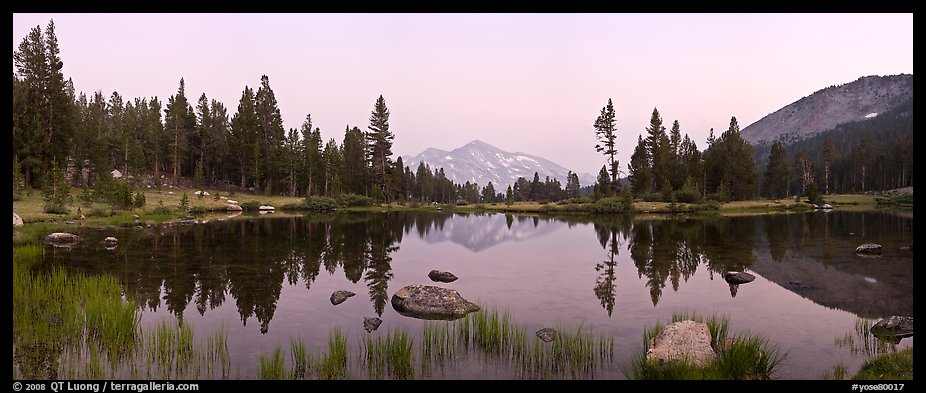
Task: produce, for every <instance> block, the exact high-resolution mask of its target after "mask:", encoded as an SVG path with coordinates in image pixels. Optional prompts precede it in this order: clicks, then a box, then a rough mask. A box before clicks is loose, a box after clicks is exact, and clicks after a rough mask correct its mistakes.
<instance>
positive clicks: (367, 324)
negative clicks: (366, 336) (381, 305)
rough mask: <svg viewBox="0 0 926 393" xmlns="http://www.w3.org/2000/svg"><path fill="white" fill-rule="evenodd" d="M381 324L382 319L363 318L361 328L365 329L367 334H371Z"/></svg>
mask: <svg viewBox="0 0 926 393" xmlns="http://www.w3.org/2000/svg"><path fill="white" fill-rule="evenodd" d="M382 323H383V320H382V319H379V318H377V317H372V318H369V317H364V318H363V328H364V329H366V331H367V333H372V332H373V331H374V330H376V329H377V328H379V325H381V324H382Z"/></svg>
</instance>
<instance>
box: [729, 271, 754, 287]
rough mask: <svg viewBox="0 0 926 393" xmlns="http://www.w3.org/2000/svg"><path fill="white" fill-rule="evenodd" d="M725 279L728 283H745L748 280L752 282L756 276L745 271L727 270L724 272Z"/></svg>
mask: <svg viewBox="0 0 926 393" xmlns="http://www.w3.org/2000/svg"><path fill="white" fill-rule="evenodd" d="M723 279H724V280H726V281H727V283H728V284H735V285H739V284H745V283H747V282H752V280H755V279H756V276H753V275H752V274H749V273H745V272H726V273H724V274H723Z"/></svg>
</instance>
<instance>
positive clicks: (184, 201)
mask: <svg viewBox="0 0 926 393" xmlns="http://www.w3.org/2000/svg"><path fill="white" fill-rule="evenodd" d="M179 206H180V208H181V209H183V210H187V209H189V207H190V197H189V196H188V195H187V194H186V193H185V192H184V193H183V196H182V197H181V198H180V205H179ZM242 207H244V206H242Z"/></svg>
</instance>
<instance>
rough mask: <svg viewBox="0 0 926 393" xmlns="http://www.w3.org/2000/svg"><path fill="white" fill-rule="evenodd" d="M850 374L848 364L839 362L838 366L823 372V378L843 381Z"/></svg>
mask: <svg viewBox="0 0 926 393" xmlns="http://www.w3.org/2000/svg"><path fill="white" fill-rule="evenodd" d="M848 374H849V371H848V370H847V369H846V366H844V365H842V364H837V365H836V366H833V371H825V372H823V379H824V380H830V381H842V380H845V379H846V376H847V375H848Z"/></svg>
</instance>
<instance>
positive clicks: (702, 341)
mask: <svg viewBox="0 0 926 393" xmlns="http://www.w3.org/2000/svg"><path fill="white" fill-rule="evenodd" d="M646 359H647V360H650V361H656V362H659V364H660V365H661V364H663V363H665V362H667V361H670V360H687V361H688V362H690V363H691V364H693V365H695V366H697V367H704V366H706V365H707V364H708V363H710V362H713V361H714V360H715V359H717V353H715V352H714V348H712V347H711V331H710V329H709V328H708V327H707V324H706V323H701V322H695V321H692V320H684V321H679V322H675V323H672V324H669V325H668V326H666V327H665V328H663V329H662V332H660V333H659V335H658V336H656V337H655V338H653V339H652V341H651V342H650V349H649V350H648V351H646Z"/></svg>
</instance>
